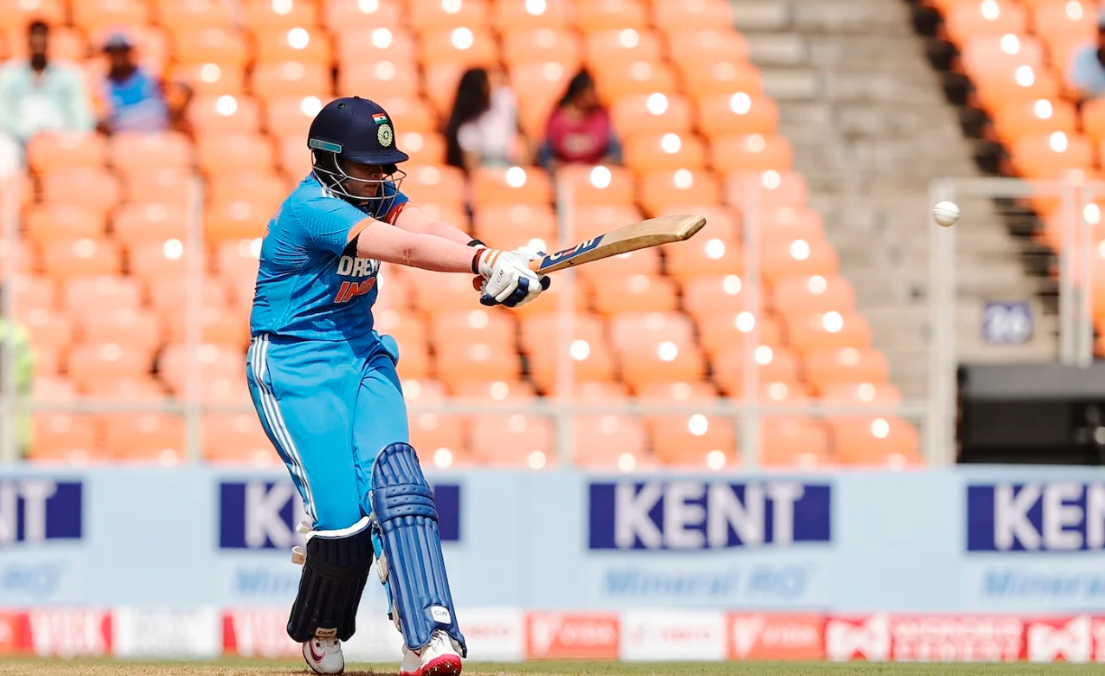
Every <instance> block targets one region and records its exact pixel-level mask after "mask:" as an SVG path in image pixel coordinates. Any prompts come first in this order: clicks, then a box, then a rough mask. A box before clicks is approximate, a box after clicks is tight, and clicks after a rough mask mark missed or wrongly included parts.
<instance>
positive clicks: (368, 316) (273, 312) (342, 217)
mask: <svg viewBox="0 0 1105 676" xmlns="http://www.w3.org/2000/svg"><path fill="white" fill-rule="evenodd" d="M386 190H387V191H388V194H394V198H395V199H394V200H391V201H390V204H389V205H388V213H386V214H376V213H373V212H372V210H373V209H375V208H377V206H376V205H375V203H370V205H369V206H367V207H365V209H364V210H362V209H360V208H357V207H355V206H353V205H352V204H350V203H349V202H346V201H345V200H343V199H341V198H339V197H335V196H333V195H331V194H330V193H329V192H327V191H326V189H325V188H323V187H322V184H321V183H319V182H318V180H317V179H316V178H315V177H314V175H313V174H312V175H310V176H308V177H307V178H305V179H304V180H303V182H302V183H300V184H299V186H298V187H297V188H296V189H295V190H294V191H293V192H292V194H291V195H289V196H288V198H287V199H285V200H284V203H283V204H282V205H281V206H280V209H279V210H278V211H277V212H276V214H275V215H274V216H273V217H272V219H271V220H270V221H269V225H268V230H267V232H266V234H265V239H264V241H263V242H262V244H261V268H260V270H259V271H258V273H257V288H256V291H255V292H254V296H253V310H252V312H251V313H250V335H253V336H257V335H260V334H264V333H269V334H272V335H274V336H283V337H289V338H302V339H305V340H331V341H338V340H347V339H350V338H356V337H358V336H363V335H365V334H367V333H368V332H370V331H371V330H372V304H373V303H375V302H376V294H377V289H376V274H377V272H379V269H380V262H379V261H376V260H372V259H370V258H358V257H357V251H356V244H355V243H354V242H350V239H351V237H352V234H353V233H355V232H356V231H355V228H357V227H359V226H358V224H359V223H361V222H362V221H363V220H364V219H365V217H367V216H371V217H373V218H376V219H377V220H381V221H386V222H388V223H394V222H395V218H396V217H397V216H398V215H399V212H400V211H402V210H403V208H404V206H406V204H407V197H406V195H404V194H403V193H402V192H398V191H396V189H395V188H394V187H391V186H390V184H389V185H387V186H386ZM384 201H385V202H387V200H384Z"/></svg>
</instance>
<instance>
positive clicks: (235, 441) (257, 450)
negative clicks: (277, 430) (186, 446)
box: [203, 413, 282, 467]
mask: <svg viewBox="0 0 1105 676" xmlns="http://www.w3.org/2000/svg"><path fill="white" fill-rule="evenodd" d="M203 457H204V458H205V459H207V460H208V461H210V462H216V463H226V464H248V465H254V466H258V467H268V466H275V465H279V464H281V463H282V461H281V459H280V455H279V454H278V453H277V452H276V449H274V448H273V445H272V442H271V441H269V438H268V436H267V435H266V434H265V430H264V429H263V428H262V427H261V421H260V420H259V419H258V418H257V416H256V415H254V414H250V413H209V414H207V415H205V416H204V417H203Z"/></svg>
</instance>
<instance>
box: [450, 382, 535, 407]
mask: <svg viewBox="0 0 1105 676" xmlns="http://www.w3.org/2000/svg"><path fill="white" fill-rule="evenodd" d="M453 396H454V397H455V398H456V399H458V400H461V401H463V402H465V403H488V404H494V403H503V404H531V403H533V402H534V400H536V398H537V392H536V390H534V388H533V385H532V384H531V383H529V382H527V381H525V380H514V381H506V380H469V381H464V382H461V383H457V385H456V387H454V388H453Z"/></svg>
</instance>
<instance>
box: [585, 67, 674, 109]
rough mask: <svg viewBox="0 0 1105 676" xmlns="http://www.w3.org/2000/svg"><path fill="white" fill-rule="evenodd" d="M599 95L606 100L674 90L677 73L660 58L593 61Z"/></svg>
mask: <svg viewBox="0 0 1105 676" xmlns="http://www.w3.org/2000/svg"><path fill="white" fill-rule="evenodd" d="M592 68H593V70H594V77H595V82H596V85H597V87H598V92H599V96H601V97H602V98H603V99H605V100H606V101H607V102H611V101H617V100H618V99H620V98H622V97H625V96H631V95H633V94H651V93H653V92H670V91H674V90H675V84H676V80H675V73H674V72H672V70H671V68H670V67H669V66H668V65H667V64H665V63H663V62H661V61H649V60H645V59H638V60H631V61H615V62H613V63H596V64H592Z"/></svg>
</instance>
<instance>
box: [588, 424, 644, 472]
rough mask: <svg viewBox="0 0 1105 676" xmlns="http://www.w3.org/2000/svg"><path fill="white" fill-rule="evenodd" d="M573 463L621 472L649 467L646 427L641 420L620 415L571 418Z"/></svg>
mask: <svg viewBox="0 0 1105 676" xmlns="http://www.w3.org/2000/svg"><path fill="white" fill-rule="evenodd" d="M572 432H573V439H574V442H573V443H572V450H573V452H574V454H575V457H574V458H573V462H574V463H575V464H576V465H577V466H579V467H584V468H592V469H612V468H617V469H619V470H621V471H623V472H631V471H633V470H641V469H652V468H654V467H655V466H656V459H655V458H654V457H653V456H652V454H651V453H650V452H649V450H648V443H649V439H648V430H647V428H646V427H645V425H644V423H643V422H641V420H639V419H637V418H634V417H630V416H620V415H610V414H608V415H588V416H579V417H577V418H576V419H575V421H574V429H573V430H572Z"/></svg>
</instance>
